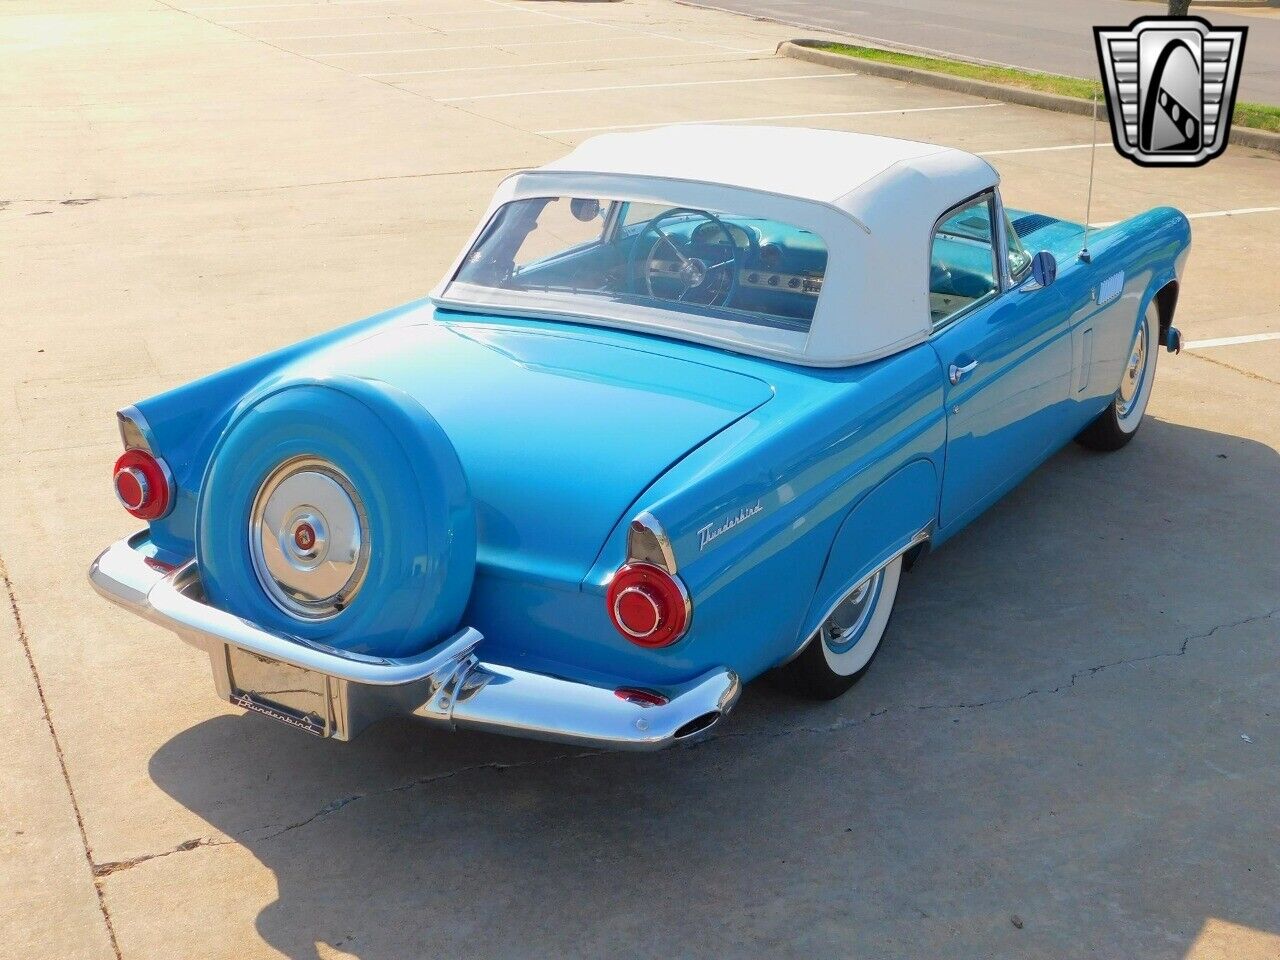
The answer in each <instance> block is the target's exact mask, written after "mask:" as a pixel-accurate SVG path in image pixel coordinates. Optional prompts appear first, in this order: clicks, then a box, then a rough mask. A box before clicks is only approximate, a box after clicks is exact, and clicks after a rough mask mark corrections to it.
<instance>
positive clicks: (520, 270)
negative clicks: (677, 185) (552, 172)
mask: <svg viewBox="0 0 1280 960" xmlns="http://www.w3.org/2000/svg"><path fill="white" fill-rule="evenodd" d="M826 269H827V247H826V244H825V243H823V241H822V239H821V238H820V237H818V236H817V235H816V234H814V233H811V232H810V231H807V230H803V229H800V228H799V227H795V226H791V225H789V224H785V223H779V222H777V221H774V220H768V219H762V218H760V217H749V216H743V215H737V214H734V213H732V212H726V211H712V210H703V209H696V208H692V207H673V206H665V205H662V204H655V203H639V202H634V203H633V202H628V201H617V200H614V201H610V200H599V199H594V198H590V197H537V198H532V199H525V200H516V201H513V202H511V203H508V204H505V205H504V206H502V207H501V208H500V209H499V210H498V212H497V213H496V214H495V215H494V217H493V219H492V220H491V221H490V222H489V225H488V226H487V227H486V228H485V230H484V231H483V232H482V233H481V235H480V238H479V239H478V240H477V241H476V243H475V245H474V246H473V247H472V248H471V250H470V251H468V253H467V255H466V257H465V258H463V262H462V266H461V267H460V268H459V270H458V272H457V274H455V276H454V277H453V279H452V281H451V282H450V284H449V286H448V287H446V288H445V291H444V295H445V297H447V298H455V299H462V300H472V301H484V300H485V299H486V298H485V294H486V293H492V292H495V291H501V292H502V294H501V296H500V297H499V299H501V300H503V301H504V302H510V301H513V300H514V301H517V302H519V303H520V304H521V305H528V306H530V307H531V308H534V309H536V307H537V304H538V301H539V297H540V295H542V296H543V297H546V296H548V295H555V299H556V302H557V303H558V304H563V303H564V302H565V297H566V296H568V297H569V298H570V299H571V300H577V299H579V298H580V299H581V300H582V312H583V313H586V314H589V313H591V312H592V306H591V304H592V303H593V302H594V303H595V304H596V305H597V306H598V305H599V304H600V303H601V302H602V301H603V302H611V303H625V304H629V305H632V306H641V307H645V306H649V307H653V308H656V309H661V310H666V311H676V312H678V313H685V314H690V315H693V316H698V317H714V318H717V319H722V320H732V321H737V322H741V323H747V324H757V325H763V326H769V327H774V328H778V329H782V330H790V331H800V332H807V331H808V329H809V324H810V322H811V321H812V320H813V314H814V310H815V308H816V306H817V302H818V296H819V295H820V294H821V292H822V281H823V277H824V275H825V273H826Z"/></svg>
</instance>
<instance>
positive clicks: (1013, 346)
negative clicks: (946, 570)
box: [930, 191, 1072, 532]
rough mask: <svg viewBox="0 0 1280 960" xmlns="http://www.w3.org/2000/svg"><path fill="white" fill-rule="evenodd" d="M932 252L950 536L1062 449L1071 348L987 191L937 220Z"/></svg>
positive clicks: (1062, 312) (1055, 302)
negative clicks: (944, 415) (952, 530)
mask: <svg viewBox="0 0 1280 960" xmlns="http://www.w3.org/2000/svg"><path fill="white" fill-rule="evenodd" d="M930 249H931V269H930V310H931V314H932V319H933V324H934V334H933V338H932V343H933V347H934V350H935V351H937V354H938V359H939V361H940V362H941V365H942V371H943V374H944V376H945V377H946V379H947V382H946V383H945V384H944V392H945V397H946V405H947V451H946V462H945V467H944V471H943V481H942V502H941V504H940V508H939V526H940V527H941V528H942V529H943V531H947V532H949V528H955V527H958V526H960V525H963V524H964V523H966V522H968V521H969V520H970V519H972V518H973V517H974V516H975V515H976V514H977V513H978V512H979V511H981V510H982V509H983V508H984V507H986V506H987V505H988V504H990V503H991V502H992V501H993V500H995V499H996V498H997V497H999V496H1000V495H1001V494H1003V493H1004V492H1005V491H1007V490H1008V489H1009V488H1010V487H1012V486H1013V485H1014V484H1015V483H1017V482H1018V481H1019V480H1020V479H1022V478H1023V477H1024V476H1026V474H1027V473H1029V472H1030V471H1031V470H1032V469H1033V468H1034V467H1035V466H1036V465H1037V464H1038V463H1040V461H1041V460H1043V459H1044V458H1045V456H1047V455H1048V454H1049V453H1050V452H1052V451H1053V450H1054V449H1056V448H1057V447H1058V446H1059V445H1060V444H1061V443H1062V442H1064V440H1065V437H1063V436H1062V429H1063V427H1062V421H1063V420H1064V416H1065V411H1064V407H1065V406H1066V404H1067V399H1068V393H1069V382H1070V378H1071V368H1072V348H1071V338H1070V328H1069V318H1068V315H1067V311H1066V309H1065V305H1064V303H1063V302H1062V300H1061V298H1060V297H1059V295H1058V293H1057V291H1055V290H1054V289H1053V288H1052V286H1048V287H1041V286H1039V285H1038V284H1036V283H1035V281H1034V280H1032V279H1031V277H1030V270H1029V269H1028V266H1029V263H1030V258H1029V257H1028V256H1027V255H1026V253H1025V252H1023V251H1022V248H1021V244H1019V243H1018V241H1017V238H1016V235H1014V234H1013V233H1012V228H1011V227H1010V226H1009V225H1008V221H1007V219H1006V218H1005V217H1004V213H1003V210H1002V208H1001V205H1000V202H999V198H998V196H997V195H996V194H995V192H994V191H991V192H987V193H983V194H980V195H979V196H977V197H973V198H971V199H969V200H966V201H965V202H963V203H961V204H959V205H958V206H956V207H954V208H952V209H951V210H949V211H947V212H946V213H944V214H943V215H942V217H941V218H939V220H938V223H937V225H936V226H935V227H934V235H933V238H932V240H931V242H930Z"/></svg>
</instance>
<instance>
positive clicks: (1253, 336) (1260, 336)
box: [1182, 333, 1280, 350]
mask: <svg viewBox="0 0 1280 960" xmlns="http://www.w3.org/2000/svg"><path fill="white" fill-rule="evenodd" d="M1261 340H1280V333H1250V334H1247V335H1245V336H1243V337H1216V338H1215V339H1213V340H1189V341H1187V342H1186V343H1184V344H1183V345H1182V349H1183V350H1204V349H1206V348H1208V347H1230V346H1234V345H1235V344H1237V343H1258V342H1259V341H1261Z"/></svg>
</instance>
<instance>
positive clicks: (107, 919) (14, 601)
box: [0, 557, 122, 960]
mask: <svg viewBox="0 0 1280 960" xmlns="http://www.w3.org/2000/svg"><path fill="white" fill-rule="evenodd" d="M0 582H3V583H4V591H5V594H6V596H8V598H9V610H10V612H11V613H12V615H13V622H14V626H15V627H16V628H17V631H18V642H19V643H20V644H21V645H22V652H23V653H24V654H25V655H26V658H27V669H28V670H30V671H31V679H32V681H33V682H34V683H35V687H36V695H37V696H38V697H39V699H40V712H41V713H42V714H43V716H44V723H45V727H47V728H48V730H49V737H50V739H52V741H53V750H54V753H55V754H56V755H57V757H58V768H59V769H60V770H61V771H62V782H63V785H64V786H65V787H66V788H67V796H68V798H69V799H70V800H71V811H72V813H74V814H75V818H76V828H77V830H79V832H80V845H81V847H82V848H83V850H84V859H85V863H87V864H88V866H89V872H90V874H91V876H92V877H93V890H94V893H95V894H96V895H97V898H98V910H99V912H100V913H101V914H102V922H103V923H104V924H105V925H106V928H107V938H108V940H109V941H110V943H111V949H112V952H113V953H114V954H115V956H116V960H122V955H121V953H120V941H119V940H117V939H116V928H115V924H114V923H113V922H112V921H111V913H110V911H108V910H107V901H106V897H105V896H104V895H103V892H102V887H101V886H100V885H99V883H98V878H97V873H96V868H95V866H94V863H93V850H92V848H91V847H90V846H89V833H88V831H87V830H86V829H85V826H84V815H83V814H82V813H81V812H80V801H79V799H78V798H77V797H76V792H75V790H74V788H72V786H71V773H70V771H69V770H68V769H67V758H66V755H65V754H64V753H63V752H62V741H61V740H60V739H59V738H58V731H57V729H56V728H55V727H54V725H53V717H52V715H51V714H50V713H49V700H48V698H47V697H46V696H45V693H44V684H43V683H42V682H41V681H40V671H39V670H37V669H36V661H35V658H34V657H33V656H32V655H31V642H30V640H29V639H28V638H27V628H26V625H25V624H24V623H23V622H22V612H21V611H20V610H19V609H18V595H17V593H15V592H14V589H13V580H12V579H10V577H9V568H8V567H7V566H6V565H5V562H4V558H3V557H0Z"/></svg>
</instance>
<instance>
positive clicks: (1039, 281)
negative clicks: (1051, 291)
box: [1031, 250, 1058, 287]
mask: <svg viewBox="0 0 1280 960" xmlns="http://www.w3.org/2000/svg"><path fill="white" fill-rule="evenodd" d="M1031 279H1032V280H1034V281H1035V282H1036V285H1037V286H1041V287H1047V286H1049V284H1051V283H1053V281H1054V280H1056V279H1058V261H1057V260H1055V259H1054V257H1053V254H1052V253H1050V252H1049V251H1048V250H1041V251H1040V252H1039V253H1037V254H1036V255H1035V256H1034V257H1032V258H1031Z"/></svg>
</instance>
